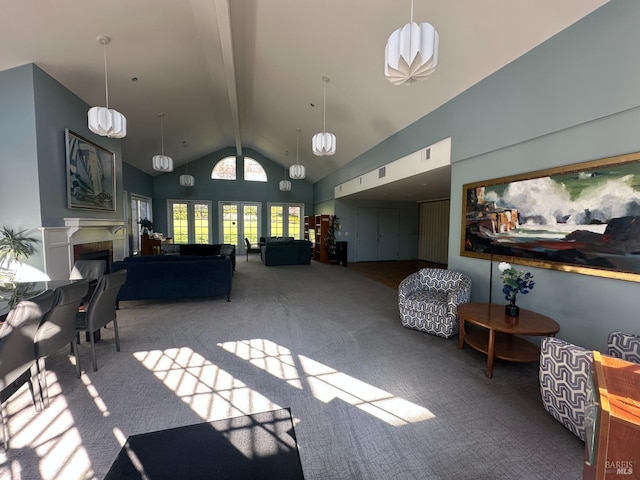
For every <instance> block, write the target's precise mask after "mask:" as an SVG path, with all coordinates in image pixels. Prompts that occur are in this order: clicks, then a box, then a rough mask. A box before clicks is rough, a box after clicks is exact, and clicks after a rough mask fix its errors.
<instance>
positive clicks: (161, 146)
mask: <svg viewBox="0 0 640 480" xmlns="http://www.w3.org/2000/svg"><path fill="white" fill-rule="evenodd" d="M158 116H159V117H160V148H161V150H162V155H164V122H163V121H162V118H163V117H164V113H159V114H158Z"/></svg>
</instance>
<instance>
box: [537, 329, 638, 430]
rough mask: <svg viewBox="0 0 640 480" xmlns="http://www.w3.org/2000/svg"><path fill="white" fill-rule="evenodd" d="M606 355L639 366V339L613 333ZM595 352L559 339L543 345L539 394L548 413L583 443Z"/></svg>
mask: <svg viewBox="0 0 640 480" xmlns="http://www.w3.org/2000/svg"><path fill="white" fill-rule="evenodd" d="M607 354H608V355H611V356H612V357H618V358H622V359H623V360H626V361H628V362H635V363H638V364H640V336H639V335H632V334H629V333H624V332H617V331H615V332H611V333H609V337H608V339H607ZM592 359H593V351H592V350H587V349H585V348H582V347H579V346H577V345H574V344H572V343H569V342H566V341H564V340H560V339H559V338H553V337H546V338H543V339H542V343H541V345H540V372H539V377H540V395H541V397H542V404H543V406H544V408H545V410H546V411H547V412H548V413H549V414H550V415H551V416H552V417H553V418H555V419H556V420H558V421H559V422H560V423H562V424H563V425H564V426H565V427H567V428H568V429H569V430H570V431H571V432H573V434H574V435H576V436H577V437H579V438H580V439H581V440H582V441H584V439H585V406H586V405H587V382H588V381H589V370H590V368H591V362H592Z"/></svg>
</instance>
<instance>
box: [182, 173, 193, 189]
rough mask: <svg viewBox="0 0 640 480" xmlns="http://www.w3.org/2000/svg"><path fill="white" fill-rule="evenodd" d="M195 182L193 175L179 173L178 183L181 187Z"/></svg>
mask: <svg viewBox="0 0 640 480" xmlns="http://www.w3.org/2000/svg"><path fill="white" fill-rule="evenodd" d="M195 184H196V180H195V178H193V175H189V174H186V173H185V174H184V175H180V185H182V186H183V187H193V186H194V185H195Z"/></svg>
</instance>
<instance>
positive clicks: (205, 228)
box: [193, 203, 210, 243]
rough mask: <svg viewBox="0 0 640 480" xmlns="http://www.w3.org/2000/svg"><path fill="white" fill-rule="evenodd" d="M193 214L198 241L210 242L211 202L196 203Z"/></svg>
mask: <svg viewBox="0 0 640 480" xmlns="http://www.w3.org/2000/svg"><path fill="white" fill-rule="evenodd" d="M193 214H194V215H193V216H194V221H193V226H194V233H195V240H196V243H209V221H210V219H209V204H207V203H195V204H194V205H193Z"/></svg>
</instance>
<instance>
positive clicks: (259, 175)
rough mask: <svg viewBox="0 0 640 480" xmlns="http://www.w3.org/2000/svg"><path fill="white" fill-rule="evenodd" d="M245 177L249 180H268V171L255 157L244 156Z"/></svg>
mask: <svg viewBox="0 0 640 480" xmlns="http://www.w3.org/2000/svg"><path fill="white" fill-rule="evenodd" d="M244 179H245V181H247V182H266V181H267V172H265V171H264V168H262V165H260V164H259V163H258V162H257V161H255V160H254V159H253V158H249V157H244Z"/></svg>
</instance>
